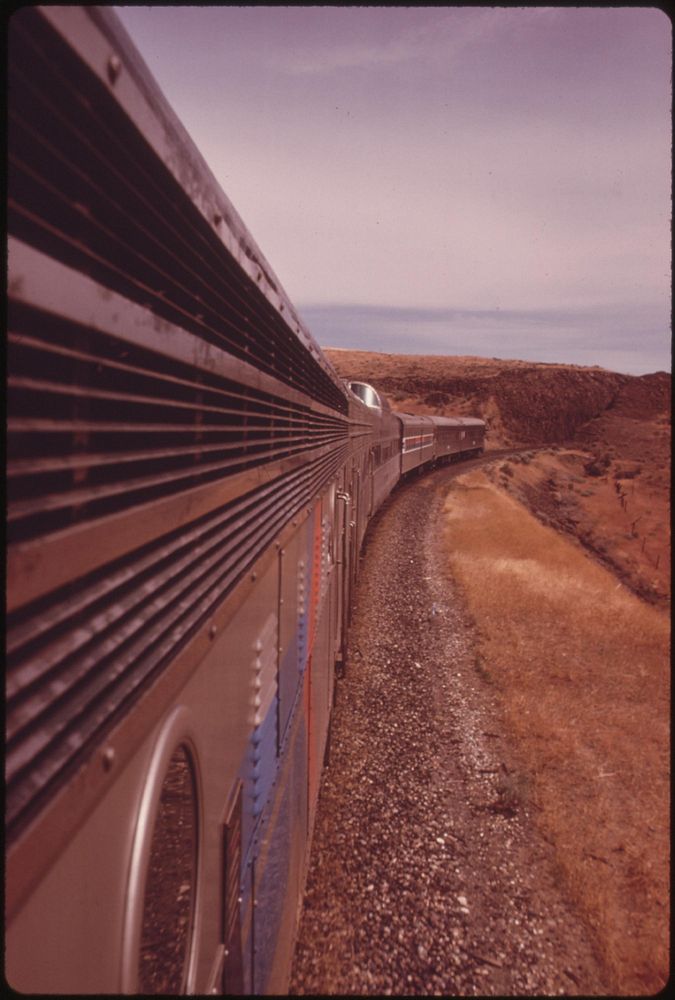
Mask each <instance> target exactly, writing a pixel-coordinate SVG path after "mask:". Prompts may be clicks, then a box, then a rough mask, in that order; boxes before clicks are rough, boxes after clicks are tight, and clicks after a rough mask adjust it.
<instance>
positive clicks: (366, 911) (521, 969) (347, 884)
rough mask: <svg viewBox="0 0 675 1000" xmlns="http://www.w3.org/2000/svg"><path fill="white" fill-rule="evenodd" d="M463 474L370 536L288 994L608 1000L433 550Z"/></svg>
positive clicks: (408, 497)
mask: <svg viewBox="0 0 675 1000" xmlns="http://www.w3.org/2000/svg"><path fill="white" fill-rule="evenodd" d="M454 475H455V472H454V471H453V470H450V469H445V470H440V471H438V472H436V473H433V474H431V475H429V476H427V477H424V478H423V479H419V480H416V481H414V482H412V483H409V484H406V485H404V486H403V487H402V488H401V489H400V490H398V491H397V492H396V493H395V494H394V496H393V498H392V500H391V502H390V504H389V505H388V509H387V510H386V511H385V512H384V514H383V515H382V516H381V517H379V518H378V520H377V522H376V523H375V524H374V525H373V528H372V530H371V533H370V538H369V542H368V546H367V551H366V554H365V558H364V560H363V565H362V575H361V578H360V582H359V587H358V594H357V602H356V608H355V612H354V619H353V624H352V629H351V633H350V661H349V665H348V669H347V673H346V676H345V677H344V679H342V680H341V681H340V682H339V687H338V694H337V701H336V707H335V715H334V720H333V736H332V744H331V754H330V765H329V767H328V768H327V770H326V772H325V774H324V778H323V783H322V792H321V800H320V803H319V810H318V818H317V827H316V831H315V837H314V843H313V850H312V862H311V869H310V873H309V879H308V886H307V893H306V898H305V903H304V910H303V916H302V924H301V928H300V934H299V940H298V946H297V949H296V956H295V964H294V970H293V980H292V984H291V992H293V993H311V994H326V993H348V994H349V993H356V994H364V995H368V994H428V993H440V994H446V995H460V996H466V995H480V994H482V995H527V994H530V995H540V994H558V993H565V994H574V993H581V994H584V993H603V992H606V990H605V983H604V982H603V979H602V976H601V973H600V972H599V969H598V966H597V964H596V961H595V959H594V956H593V951H592V946H591V940H590V934H589V932H588V928H587V926H586V925H585V924H584V922H583V921H582V920H581V919H580V918H579V916H578V914H577V913H576V912H575V911H574V909H573V908H572V907H571V906H570V905H569V903H568V901H567V900H566V898H565V896H564V893H563V892H562V891H561V889H560V886H559V884H558V881H557V869H556V866H555V856H554V852H553V850H552V848H551V845H550V844H549V843H547V841H546V840H544V839H543V838H542V837H541V836H540V835H539V834H538V832H537V828H536V825H535V822H534V807H533V805H532V803H531V801H530V800H529V798H528V795H527V794H526V792H527V788H526V786H527V783H528V778H527V775H526V774H524V773H522V772H520V771H518V770H517V769H516V768H515V767H514V764H513V754H512V748H511V747H510V743H509V739H508V737H507V735H506V733H505V731H504V730H503V728H502V726H501V723H500V721H499V712H498V705H497V701H496V692H495V689H494V686H492V685H490V684H489V683H488V682H486V680H485V679H484V677H482V676H481V674H480V671H479V670H477V669H476V659H475V650H476V647H475V636H474V633H473V631H472V629H471V627H470V624H469V621H468V619H467V618H466V617H465V615H464V614H463V612H462V608H461V603H460V602H459V600H458V598H457V594H456V593H455V591H454V590H453V586H452V583H451V582H450V580H449V579H448V577H447V573H446V568H445V564H444V556H443V551H442V547H441V546H439V540H440V536H441V530H442V524H443V513H442V507H443V502H444V497H445V494H446V492H447V488H448V484H449V482H450V481H451V479H452V478H453V476H454Z"/></svg>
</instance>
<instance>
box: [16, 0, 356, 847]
mask: <svg viewBox="0 0 675 1000" xmlns="http://www.w3.org/2000/svg"><path fill="white" fill-rule="evenodd" d="M10 62H11V68H10V129H11V135H10V149H11V162H10V179H9V231H10V234H11V235H12V236H14V237H15V238H16V240H17V242H21V243H22V244H27V245H28V246H30V247H33V248H35V249H36V250H37V251H39V252H40V254H42V255H44V256H43V259H47V258H52V259H54V260H57V261H60V262H62V263H63V264H64V265H66V266H67V268H69V269H70V272H69V273H76V272H79V273H80V274H83V275H87V276H88V277H89V278H92V279H93V280H94V281H95V282H98V283H99V285H100V286H104V288H103V290H104V291H105V290H106V289H110V290H112V291H114V292H117V293H118V294H119V295H120V296H121V297H123V298H124V299H125V300H127V304H128V302H129V300H130V301H131V302H133V303H135V304H136V305H137V306H140V307H142V309H143V310H144V315H145V316H147V322H148V324H152V321H153V314H154V315H156V316H160V317H162V318H163V319H165V320H167V321H169V322H170V323H173V324H175V326H178V327H181V328H182V329H183V330H185V331H189V334H190V335H191V336H192V337H193V338H196V339H199V340H200V341H201V344H202V345H203V346H204V347H205V346H206V345H207V344H212V345H216V346H217V347H218V348H219V349H220V350H221V351H223V352H226V353H227V355H229V356H230V357H233V358H236V359H238V362H237V363H238V364H239V363H241V362H246V365H247V366H248V370H249V371H251V370H253V371H254V372H261V373H264V374H263V375H261V380H262V379H263V378H266V382H265V389H264V391H263V388H261V387H256V385H255V384H252V383H251V380H250V379H249V380H248V381H247V383H246V384H245V385H244V384H243V383H239V382H237V381H236V380H235V379H233V378H232V377H226V375H225V374H224V373H223V372H220V373H219V370H218V368H217V367H214V368H213V369H209V370H207V369H206V368H205V367H204V365H203V364H202V365H200V364H199V358H198V356H197V355H198V354H199V352H198V351H197V352H196V353H195V359H194V365H192V364H191V363H190V361H189V360H188V359H183V360H179V359H177V358H176V357H170V356H169V354H163V353H162V351H161V350H159V349H156V350H149V349H148V348H147V346H141V345H140V344H134V343H133V340H132V339H131V338H130V337H129V336H128V335H127V336H125V337H124V338H123V337H121V336H118V337H116V336H115V335H114V333H112V332H110V331H106V330H103V329H94V328H93V326H91V325H88V324H87V323H84V322H81V321H80V322H74V321H73V319H72V316H69V315H66V314H65V312H64V311H63V310H61V311H60V312H59V310H58V309H55V308H50V306H49V305H48V304H45V303H44V302H40V304H39V308H38V304H37V303H36V302H34V301H31V300H30V297H29V296H28V297H27V296H26V295H25V294H23V295H20V294H19V292H18V291H15V293H14V294H13V293H12V290H11V289H10V307H11V311H10V334H9V344H10V350H9V412H8V421H9V423H8V430H9V434H8V451H9V455H8V483H9V502H8V521H9V531H10V539H9V540H10V555H11V553H12V552H13V551H15V548H14V547H15V546H16V549H21V546H22V545H25V544H26V543H29V544H30V545H33V546H35V545H37V546H40V545H41V544H42V542H43V541H47V542H51V540H53V539H58V538H64V537H65V538H66V539H67V538H68V534H67V533H68V530H69V529H72V528H73V527H74V526H82V525H87V526H89V525H90V526H91V527H92V529H97V528H98V526H99V523H100V532H101V536H100V537H103V536H104V534H105V537H106V542H107V543H109V544H108V545H107V548H106V550H111V551H112V552H113V555H112V557H111V561H109V562H106V563H105V564H103V565H98V563H96V568H95V569H91V567H88V568H89V569H90V570H91V571H89V572H86V573H85V572H84V571H83V570H79V571H77V572H71V573H70V574H67V573H66V574H62V576H61V578H60V579H59V584H58V586H57V585H56V584H52V585H50V587H52V586H53V587H54V588H55V589H50V588H44V590H46V591H48V592H46V593H43V590H41V589H40V588H37V589H34V590H33V592H32V593H31V594H30V597H26V598H25V599H24V600H25V601H27V602H28V603H22V601H15V602H14V603H15V604H16V605H18V606H17V609H16V610H15V611H12V613H11V614H10V615H9V616H8V620H7V653H8V663H7V750H6V765H7V772H6V773H7V819H8V832H9V837H10V839H11V838H12V837H13V836H14V835H15V834H16V833H17V832H18V831H20V830H21V829H22V828H23V827H24V825H25V824H26V822H27V821H28V820H29V819H30V818H31V817H32V816H34V815H35V814H36V813H37V812H39V810H40V809H41V808H42V807H43V805H44V804H45V802H47V801H48V799H49V797H50V796H51V795H52V793H53V792H54V791H55V790H56V789H57V788H59V787H60V786H61V785H62V784H63V783H64V782H65V781H67V780H68V778H69V776H70V775H72V774H73V773H74V771H75V770H76V768H77V767H78V766H79V765H80V764H81V762H82V761H83V760H84V759H85V758H86V756H87V754H88V753H89V752H91V750H92V748H93V747H94V746H95V745H96V744H97V743H98V742H99V741H100V740H101V739H102V738H103V737H104V735H105V733H106V732H107V731H108V730H109V729H110V727H111V726H112V725H113V724H114V723H115V722H116V721H117V720H118V719H119V718H120V717H121V716H122V715H123V713H124V712H126V711H127V710H128V709H129V708H130V706H131V705H132V704H133V703H134V701H135V700H136V699H137V697H138V696H139V694H140V693H141V692H142V691H143V690H145V689H146V687H147V686H148V685H149V684H150V683H151V682H152V681H153V679H154V678H156V677H157V676H158V674H159V673H160V672H161V671H163V670H164V669H166V668H167V667H168V666H170V664H171V662H172V661H173V659H174V658H175V656H176V655H177V653H178V652H179V651H180V649H181V648H182V647H183V646H184V645H185V643H186V642H187V641H188V640H189V639H190V637H191V636H193V635H194V634H195V633H196V632H197V630H198V629H199V628H200V627H201V626H202V625H203V624H204V622H205V621H206V620H207V618H208V616H209V615H210V614H212V613H213V612H214V610H215V609H216V608H217V606H218V605H219V604H220V603H221V602H222V601H223V600H224V598H225V597H226V596H227V594H228V593H230V592H231V590H232V588H233V587H235V586H236V584H237V582H238V581H239V580H241V579H242V577H243V575H244V574H245V573H246V571H247V569H249V568H250V567H251V566H252V565H253V563H254V562H255V561H256V559H257V558H259V556H260V555H261V554H262V553H263V552H264V551H265V549H266V548H267V547H268V546H269V545H270V544H271V542H272V541H273V540H274V538H275V537H276V535H277V534H278V533H279V531H280V530H281V529H282V528H283V526H284V525H285V524H286V523H287V522H288V521H289V520H290V519H291V518H293V516H294V515H295V514H296V513H297V512H298V511H300V510H301V509H302V508H303V507H306V506H307V505H308V504H309V503H310V502H312V500H313V499H314V498H315V497H316V495H317V494H318V493H319V492H320V491H321V489H322V488H323V487H324V486H325V484H326V483H327V482H328V481H329V480H330V479H331V478H332V477H333V476H334V475H335V474H336V472H337V471H338V470H339V468H340V467H341V465H342V464H343V463H344V461H345V458H346V454H347V448H348V424H347V419H346V412H347V403H346V397H345V395H344V393H342V392H341V391H340V388H339V386H338V385H336V384H335V383H334V382H333V381H332V380H331V378H330V377H329V374H328V373H327V370H324V369H323V368H322V367H321V365H319V364H318V363H317V361H316V360H315V358H314V357H313V356H312V355H311V354H310V352H309V351H308V350H307V349H306V348H305V347H304V346H303V344H302V342H301V341H300V339H298V338H297V337H295V336H294V334H293V331H292V330H291V329H290V328H289V327H288V326H287V325H286V323H285V322H284V320H283V318H282V317H281V316H280V315H279V313H278V312H277V311H276V310H275V309H274V307H273V306H272V305H271V304H270V302H269V301H268V300H267V299H266V298H265V296H264V295H263V294H262V293H261V292H260V291H259V289H258V288H257V287H256V285H255V282H254V281H252V280H251V279H250V277H249V276H248V275H246V274H245V273H244V271H242V269H241V268H240V267H239V265H238V264H237V262H236V261H235V260H234V258H233V257H232V256H231V255H230V254H229V252H228V251H227V249H226V248H225V246H224V245H223V243H222V242H220V241H219V240H218V238H217V236H216V235H215V234H214V233H213V232H212V230H211V229H209V227H208V225H207V224H206V222H205V220H204V218H203V216H202V215H201V214H200V213H199V212H198V211H197V210H196V208H195V206H194V205H193V204H192V202H191V200H190V197H189V194H188V193H187V192H186V191H185V190H183V188H181V186H180V185H179V184H178V183H177V181H176V180H175V178H174V177H173V175H171V174H170V173H169V172H168V170H167V169H166V167H165V165H164V164H163V163H162V162H160V161H159V160H158V159H157V157H156V155H155V154H154V153H153V151H152V149H151V147H150V146H149V145H147V144H146V143H145V141H144V139H143V136H142V135H141V134H140V133H139V132H138V131H137V130H136V128H135V127H134V126H132V124H131V123H130V121H129V120H128V119H127V118H126V116H125V115H124V114H123V113H122V111H121V109H120V108H119V107H118V106H117V104H116V102H115V100H114V98H113V97H112V95H111V94H110V93H109V92H108V91H107V90H106V89H105V88H104V87H103V86H102V84H101V82H100V81H99V80H98V79H97V78H96V77H95V76H94V75H93V74H92V73H91V72H90V70H89V69H88V68H87V67H86V66H84V64H83V63H81V62H80V61H79V60H78V59H77V58H76V57H75V56H74V54H73V52H72V50H71V49H70V48H69V46H68V45H67V44H66V42H65V41H64V40H63V38H61V37H60V36H59V35H58V34H57V33H56V32H54V31H53V29H51V28H50V27H49V26H48V25H47V24H46V23H45V21H44V20H43V18H42V17H41V16H40V14H39V12H38V10H37V9H33V8H30V9H29V8H25V9H24V10H22V11H20V12H19V15H18V17H17V19H13V27H12V37H11V43H10ZM12 298H13V301H12ZM57 298H58V296H55V301H56V299H57ZM229 375H230V376H231V371H230V372H229ZM276 387H278V392H277V391H276ZM289 459H290V461H289ZM263 464H264V465H265V467H266V469H268V470H270V475H267V476H266V477H264V479H263V478H262V477H261V478H260V479H259V480H258V479H257V478H256V475H255V469H256V468H257V467H259V466H261V465H263ZM249 468H250V469H251V476H250V479H248V480H247V484H246V486H245V488H244V492H241V491H240V492H239V493H238V495H236V496H235V497H234V498H232V495H231V494H230V495H229V496H228V497H225V496H223V497H222V502H221V500H219V499H218V493H217V490H216V487H217V485H218V484H219V483H223V482H225V481H230V479H231V477H235V476H236V474H238V473H240V472H242V470H247V469H249ZM271 477H275V478H271ZM211 484H213V487H214V497H215V498H216V499H214V502H213V504H212V506H210V507H209V510H208V512H207V513H200V516H196V514H194V513H193V514H192V515H191V519H190V520H189V521H187V522H185V523H180V524H178V523H177V522H176V523H174V524H172V527H171V530H168V529H167V530H165V531H164V533H163V534H162V535H161V536H160V537H156V535H155V534H153V535H152V538H150V535H147V536H146V538H145V539H144V544H139V542H138V541H137V542H136V543H134V547H133V548H131V550H130V551H128V550H129V549H130V546H129V544H128V543H125V541H124V538H123V537H122V532H121V531H120V529H116V528H115V526H114V524H113V526H112V528H111V527H110V523H111V517H110V515H115V514H119V513H120V512H126V513H128V514H131V515H133V514H134V512H135V511H136V510H139V511H140V510H143V511H144V512H145V514H144V516H145V517H146V519H147V518H148V516H149V515H148V511H150V512H151V511H152V504H153V503H154V502H159V501H161V500H162V499H163V498H166V497H167V496H172V495H175V496H177V497H180V496H181V495H182V494H184V493H185V494H186V495H187V494H189V491H190V490H194V488H195V487H196V486H199V487H208V486H210V485H211ZM187 508H188V505H186V509H187ZM150 516H151V515H150ZM113 520H114V518H113ZM115 530H118V532H119V539H116V538H115V536H114V531H115ZM160 530H161V528H160ZM111 532H112V533H113V537H112V538H111ZM118 543H119V547H118V549H117V551H115V545H116V544H118ZM74 544H75V545H76V544H77V543H74ZM93 544H95V540H94V541H93ZM24 569H25V568H24ZM25 572H28V570H26V569H25ZM63 581H65V582H63ZM15 583H16V581H13V580H12V579H10V580H9V581H8V585H9V589H10V592H11V591H12V588H13V587H14V586H15ZM36 594H40V595H41V596H39V597H37V596H35V595H36Z"/></svg>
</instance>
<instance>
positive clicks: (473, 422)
mask: <svg viewBox="0 0 675 1000" xmlns="http://www.w3.org/2000/svg"><path fill="white" fill-rule="evenodd" d="M394 416H395V417H398V418H399V420H400V421H401V422H402V423H403V424H408V425H412V424H435V425H436V426H442V427H484V426H485V421H484V420H480V419H479V418H478V417H436V416H432V415H431V414H428V413H400V412H399V411H396V412H395V413H394Z"/></svg>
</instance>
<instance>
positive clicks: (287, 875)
mask: <svg viewBox="0 0 675 1000" xmlns="http://www.w3.org/2000/svg"><path fill="white" fill-rule="evenodd" d="M300 703H301V704H302V703H303V700H302V699H300ZM293 719H294V722H293V724H292V733H291V736H290V744H289V746H288V748H287V749H288V754H289V756H288V758H287V760H286V761H285V762H284V764H283V765H282V766H283V780H282V781H281V783H280V787H279V788H278V790H277V791H278V796H277V799H276V801H275V802H274V803H273V804H271V808H270V812H269V814H268V813H267V812H266V814H265V818H264V821H263V827H264V826H266V825H267V824H268V823H269V828H268V829H264V828H263V829H261V836H260V841H261V844H260V845H259V847H258V849H257V850H256V860H255V909H254V921H255V931H254V961H253V964H254V982H253V990H252V992H254V993H261V992H263V991H265V990H266V989H267V988H269V976H270V973H271V971H272V966H273V963H274V961H275V958H276V957H277V950H278V942H279V938H280V936H282V937H283V936H284V927H282V920H283V919H284V905H285V906H286V911H287V912H286V923H288V924H289V926H290V922H289V918H290V914H289V912H288V906H289V903H290V905H291V906H292V907H293V906H294V905H295V903H294V902H293V898H294V897H293V892H291V894H290V896H288V897H287V894H286V892H285V891H284V890H285V887H286V886H287V885H289V883H290V885H291V886H292V885H293V883H295V886H296V888H295V892H298V891H299V886H300V882H301V879H302V872H303V868H304V861H305V858H304V852H305V849H306V830H307V720H306V719H305V718H304V716H303V715H302V714H300V715H296V714H295V713H294V714H293ZM290 920H291V921H292V918H290ZM291 943H292V942H291V939H290V937H289V938H288V941H286V942H285V945H286V946H287V947H289V949H290V944H291Z"/></svg>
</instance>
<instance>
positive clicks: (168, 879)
mask: <svg viewBox="0 0 675 1000" xmlns="http://www.w3.org/2000/svg"><path fill="white" fill-rule="evenodd" d="M196 882H197V795H196V791H195V780H194V774H193V770H192V764H191V761H190V757H189V755H188V752H187V750H186V748H185V747H184V746H179V747H178V748H177V749H176V750H175V752H174V754H173V756H172V758H171V760H170V761H169V766H168V768H167V772H166V775H165V777H164V782H163V784H162V790H161V795H160V801H159V808H158V811H157V818H156V820H155V826H154V830H153V834H152V843H151V847H150V860H149V863H148V873H147V878H146V884H145V897H144V902H143V923H142V927H141V946H140V955H139V962H138V992H139V993H152V994H155V993H164V994H171V995H174V996H175V995H176V994H179V993H183V992H185V990H186V982H187V971H188V964H189V959H190V940H191V936H192V924H193V911H194V901H195V894H196Z"/></svg>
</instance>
